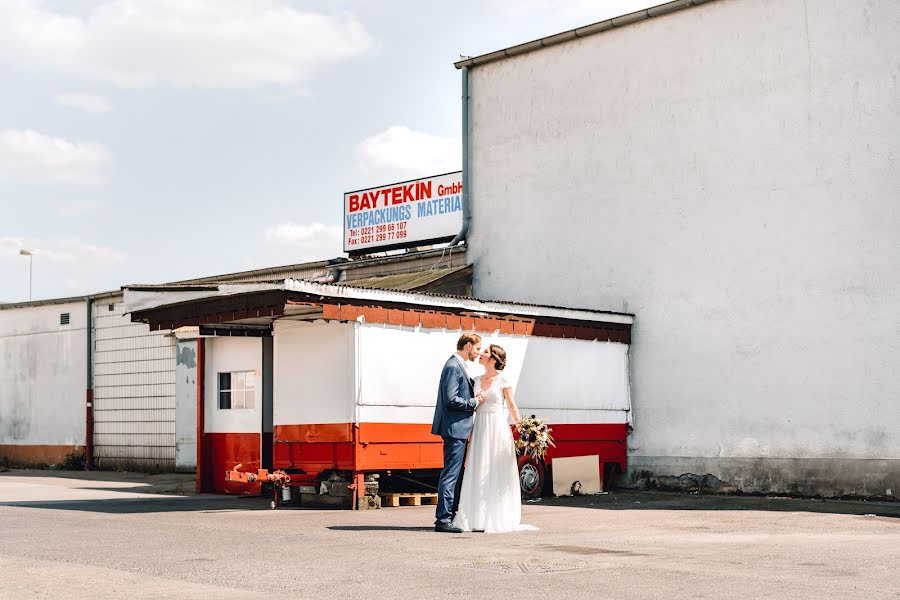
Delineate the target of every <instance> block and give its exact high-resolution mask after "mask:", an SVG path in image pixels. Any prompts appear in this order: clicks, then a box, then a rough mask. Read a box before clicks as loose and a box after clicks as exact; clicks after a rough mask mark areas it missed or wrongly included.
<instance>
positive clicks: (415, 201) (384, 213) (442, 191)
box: [344, 171, 462, 254]
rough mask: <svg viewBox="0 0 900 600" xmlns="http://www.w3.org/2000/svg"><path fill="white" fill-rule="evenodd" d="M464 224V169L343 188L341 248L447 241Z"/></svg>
mask: <svg viewBox="0 0 900 600" xmlns="http://www.w3.org/2000/svg"><path fill="white" fill-rule="evenodd" d="M461 227H462V171H457V172H455V173H446V174H444V175H435V176H433V177H425V178H423V179H414V180H412V181H404V182H401V183H392V184H390V185H385V186H382V187H375V188H369V189H365V190H359V191H356V192H347V193H346V194H344V252H349V253H351V254H353V253H359V252H361V251H364V250H376V249H377V250H391V249H394V248H407V247H410V246H420V245H424V244H434V243H439V242H448V241H450V240H452V239H453V237H454V236H455V235H456V234H457V233H459V230H460V228H461Z"/></svg>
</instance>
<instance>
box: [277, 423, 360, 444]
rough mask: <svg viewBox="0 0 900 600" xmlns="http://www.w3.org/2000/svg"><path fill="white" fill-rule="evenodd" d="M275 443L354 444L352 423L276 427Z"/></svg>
mask: <svg viewBox="0 0 900 600" xmlns="http://www.w3.org/2000/svg"><path fill="white" fill-rule="evenodd" d="M274 438H275V442H276V443H278V442H352V441H353V424H352V423H321V424H308V425H276V426H275V435H274Z"/></svg>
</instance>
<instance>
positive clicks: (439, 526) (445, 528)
mask: <svg viewBox="0 0 900 600" xmlns="http://www.w3.org/2000/svg"><path fill="white" fill-rule="evenodd" d="M434 530H435V531H438V532H440V533H462V532H463V531H462V529H460V528H459V527H454V526H453V525H450V524H449V523H435V524H434Z"/></svg>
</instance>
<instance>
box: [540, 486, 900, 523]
mask: <svg viewBox="0 0 900 600" xmlns="http://www.w3.org/2000/svg"><path fill="white" fill-rule="evenodd" d="M531 505H543V506H570V507H577V508H593V509H600V510H762V511H774V512H812V513H829V514H845V515H870V514H874V515H878V516H880V517H898V518H900V502H868V501H864V500H816V499H811V498H787V497H770V496H711V495H710V496H706V495H699V494H679V493H676V492H632V491H627V490H615V491H613V492H610V493H608V494H601V495H597V496H563V497H559V498H555V497H546V498H542V499H541V500H540V501H538V502H528V501H526V502H525V506H531Z"/></svg>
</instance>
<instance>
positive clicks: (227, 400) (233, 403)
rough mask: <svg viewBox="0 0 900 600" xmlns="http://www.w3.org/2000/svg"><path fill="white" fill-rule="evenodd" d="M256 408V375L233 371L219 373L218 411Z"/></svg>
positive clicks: (250, 372)
mask: <svg viewBox="0 0 900 600" xmlns="http://www.w3.org/2000/svg"><path fill="white" fill-rule="evenodd" d="M255 406H256V373H255V372H254V371H234V372H232V373H219V409H220V410H227V409H232V408H253V407H255Z"/></svg>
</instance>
